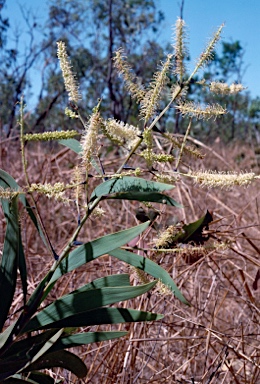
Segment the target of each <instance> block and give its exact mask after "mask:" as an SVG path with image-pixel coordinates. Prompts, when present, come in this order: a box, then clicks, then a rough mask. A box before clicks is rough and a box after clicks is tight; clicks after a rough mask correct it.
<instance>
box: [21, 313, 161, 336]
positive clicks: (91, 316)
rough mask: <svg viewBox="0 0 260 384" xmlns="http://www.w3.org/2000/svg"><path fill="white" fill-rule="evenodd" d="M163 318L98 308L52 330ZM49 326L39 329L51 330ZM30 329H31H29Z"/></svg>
mask: <svg viewBox="0 0 260 384" xmlns="http://www.w3.org/2000/svg"><path fill="white" fill-rule="evenodd" d="M162 318H163V315H161V314H157V313H150V312H143V311H138V310H135V309H125V308H98V309H94V310H92V311H86V312H81V313H77V314H76V315H73V316H69V317H67V318H66V319H61V320H59V321H55V322H53V323H51V327H52V328H65V327H77V328H78V327H87V326H91V325H101V324H119V323H132V322H143V321H156V320H160V319H162ZM38 325H39V324H36V323H35V324H32V323H31V324H30V327H29V326H28V327H27V330H28V331H32V330H33V329H34V327H33V326H35V327H38ZM49 327H50V325H49V324H47V325H45V326H42V327H41V328H39V329H46V328H49ZM29 328H30V329H29Z"/></svg>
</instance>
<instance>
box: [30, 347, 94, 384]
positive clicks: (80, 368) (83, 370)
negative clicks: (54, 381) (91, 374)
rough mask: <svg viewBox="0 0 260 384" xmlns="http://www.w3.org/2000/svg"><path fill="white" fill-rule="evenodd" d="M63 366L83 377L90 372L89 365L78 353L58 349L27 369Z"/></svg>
mask: <svg viewBox="0 0 260 384" xmlns="http://www.w3.org/2000/svg"><path fill="white" fill-rule="evenodd" d="M54 367H61V368H64V369H67V370H68V371H71V372H72V373H74V375H76V376H77V377H79V378H83V377H85V376H86V374H87V373H88V371H87V367H86V366H85V364H84V363H83V361H82V360H81V359H80V358H79V357H78V356H76V355H74V354H73V353H71V352H68V351H57V352H52V353H47V354H45V355H44V356H42V357H41V358H40V359H39V360H37V361H36V362H35V363H33V364H31V365H30V366H29V367H27V369H26V370H25V371H34V370H38V369H50V368H54Z"/></svg>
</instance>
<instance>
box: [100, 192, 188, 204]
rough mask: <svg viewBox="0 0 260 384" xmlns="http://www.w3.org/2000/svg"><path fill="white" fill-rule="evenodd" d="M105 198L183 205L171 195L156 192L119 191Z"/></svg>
mask: <svg viewBox="0 0 260 384" xmlns="http://www.w3.org/2000/svg"><path fill="white" fill-rule="evenodd" d="M106 199H117V200H118V199H120V200H135V201H148V202H151V203H160V204H166V205H171V206H172V207H177V208H183V206H182V205H181V204H179V203H177V201H175V200H174V199H172V198H171V197H169V196H167V195H164V194H163V193H158V192H138V191H137V192H121V193H117V194H115V195H113V196H107V197H106Z"/></svg>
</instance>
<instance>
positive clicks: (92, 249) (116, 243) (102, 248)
mask: <svg viewBox="0 0 260 384" xmlns="http://www.w3.org/2000/svg"><path fill="white" fill-rule="evenodd" d="M149 223H150V222H149V221H147V222H146V223H143V224H140V225H137V226H135V227H132V228H129V229H126V230H124V231H119V232H116V233H112V234H110V235H106V236H103V237H100V238H98V239H96V240H93V241H91V242H88V243H86V244H83V245H81V246H79V247H78V248H76V249H75V250H73V251H72V252H71V253H70V254H69V255H68V257H67V258H66V259H64V260H63V261H62V262H61V263H60V265H59V266H58V268H57V269H56V271H55V272H54V275H53V276H52V279H51V280H50V284H52V283H53V282H55V281H56V280H57V279H58V278H59V277H60V276H62V275H64V274H66V273H68V272H71V271H73V270H74V269H76V268H78V267H80V266H81V265H83V264H85V263H88V262H90V261H92V260H94V259H96V258H98V257H100V256H102V255H104V254H107V253H109V252H110V251H112V250H113V249H115V248H118V247H121V246H122V245H124V244H126V243H128V242H129V241H131V240H132V239H134V238H135V237H137V236H138V235H140V234H141V233H142V232H143V231H144V230H145V229H146V228H148V226H149Z"/></svg>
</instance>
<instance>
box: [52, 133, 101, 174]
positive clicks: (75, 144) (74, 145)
mask: <svg viewBox="0 0 260 384" xmlns="http://www.w3.org/2000/svg"><path fill="white" fill-rule="evenodd" d="M58 142H59V143H60V144H62V145H64V146H65V147H68V148H70V149H71V150H72V151H73V152H75V153H77V154H78V155H80V154H81V152H82V146H81V144H80V142H79V141H78V140H76V139H66V140H65V139H64V140H59V141H58ZM91 164H92V166H93V167H94V168H95V169H96V171H97V172H98V173H99V174H100V175H103V172H102V170H101V169H100V167H99V166H98V165H97V163H96V162H95V160H94V159H91Z"/></svg>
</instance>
